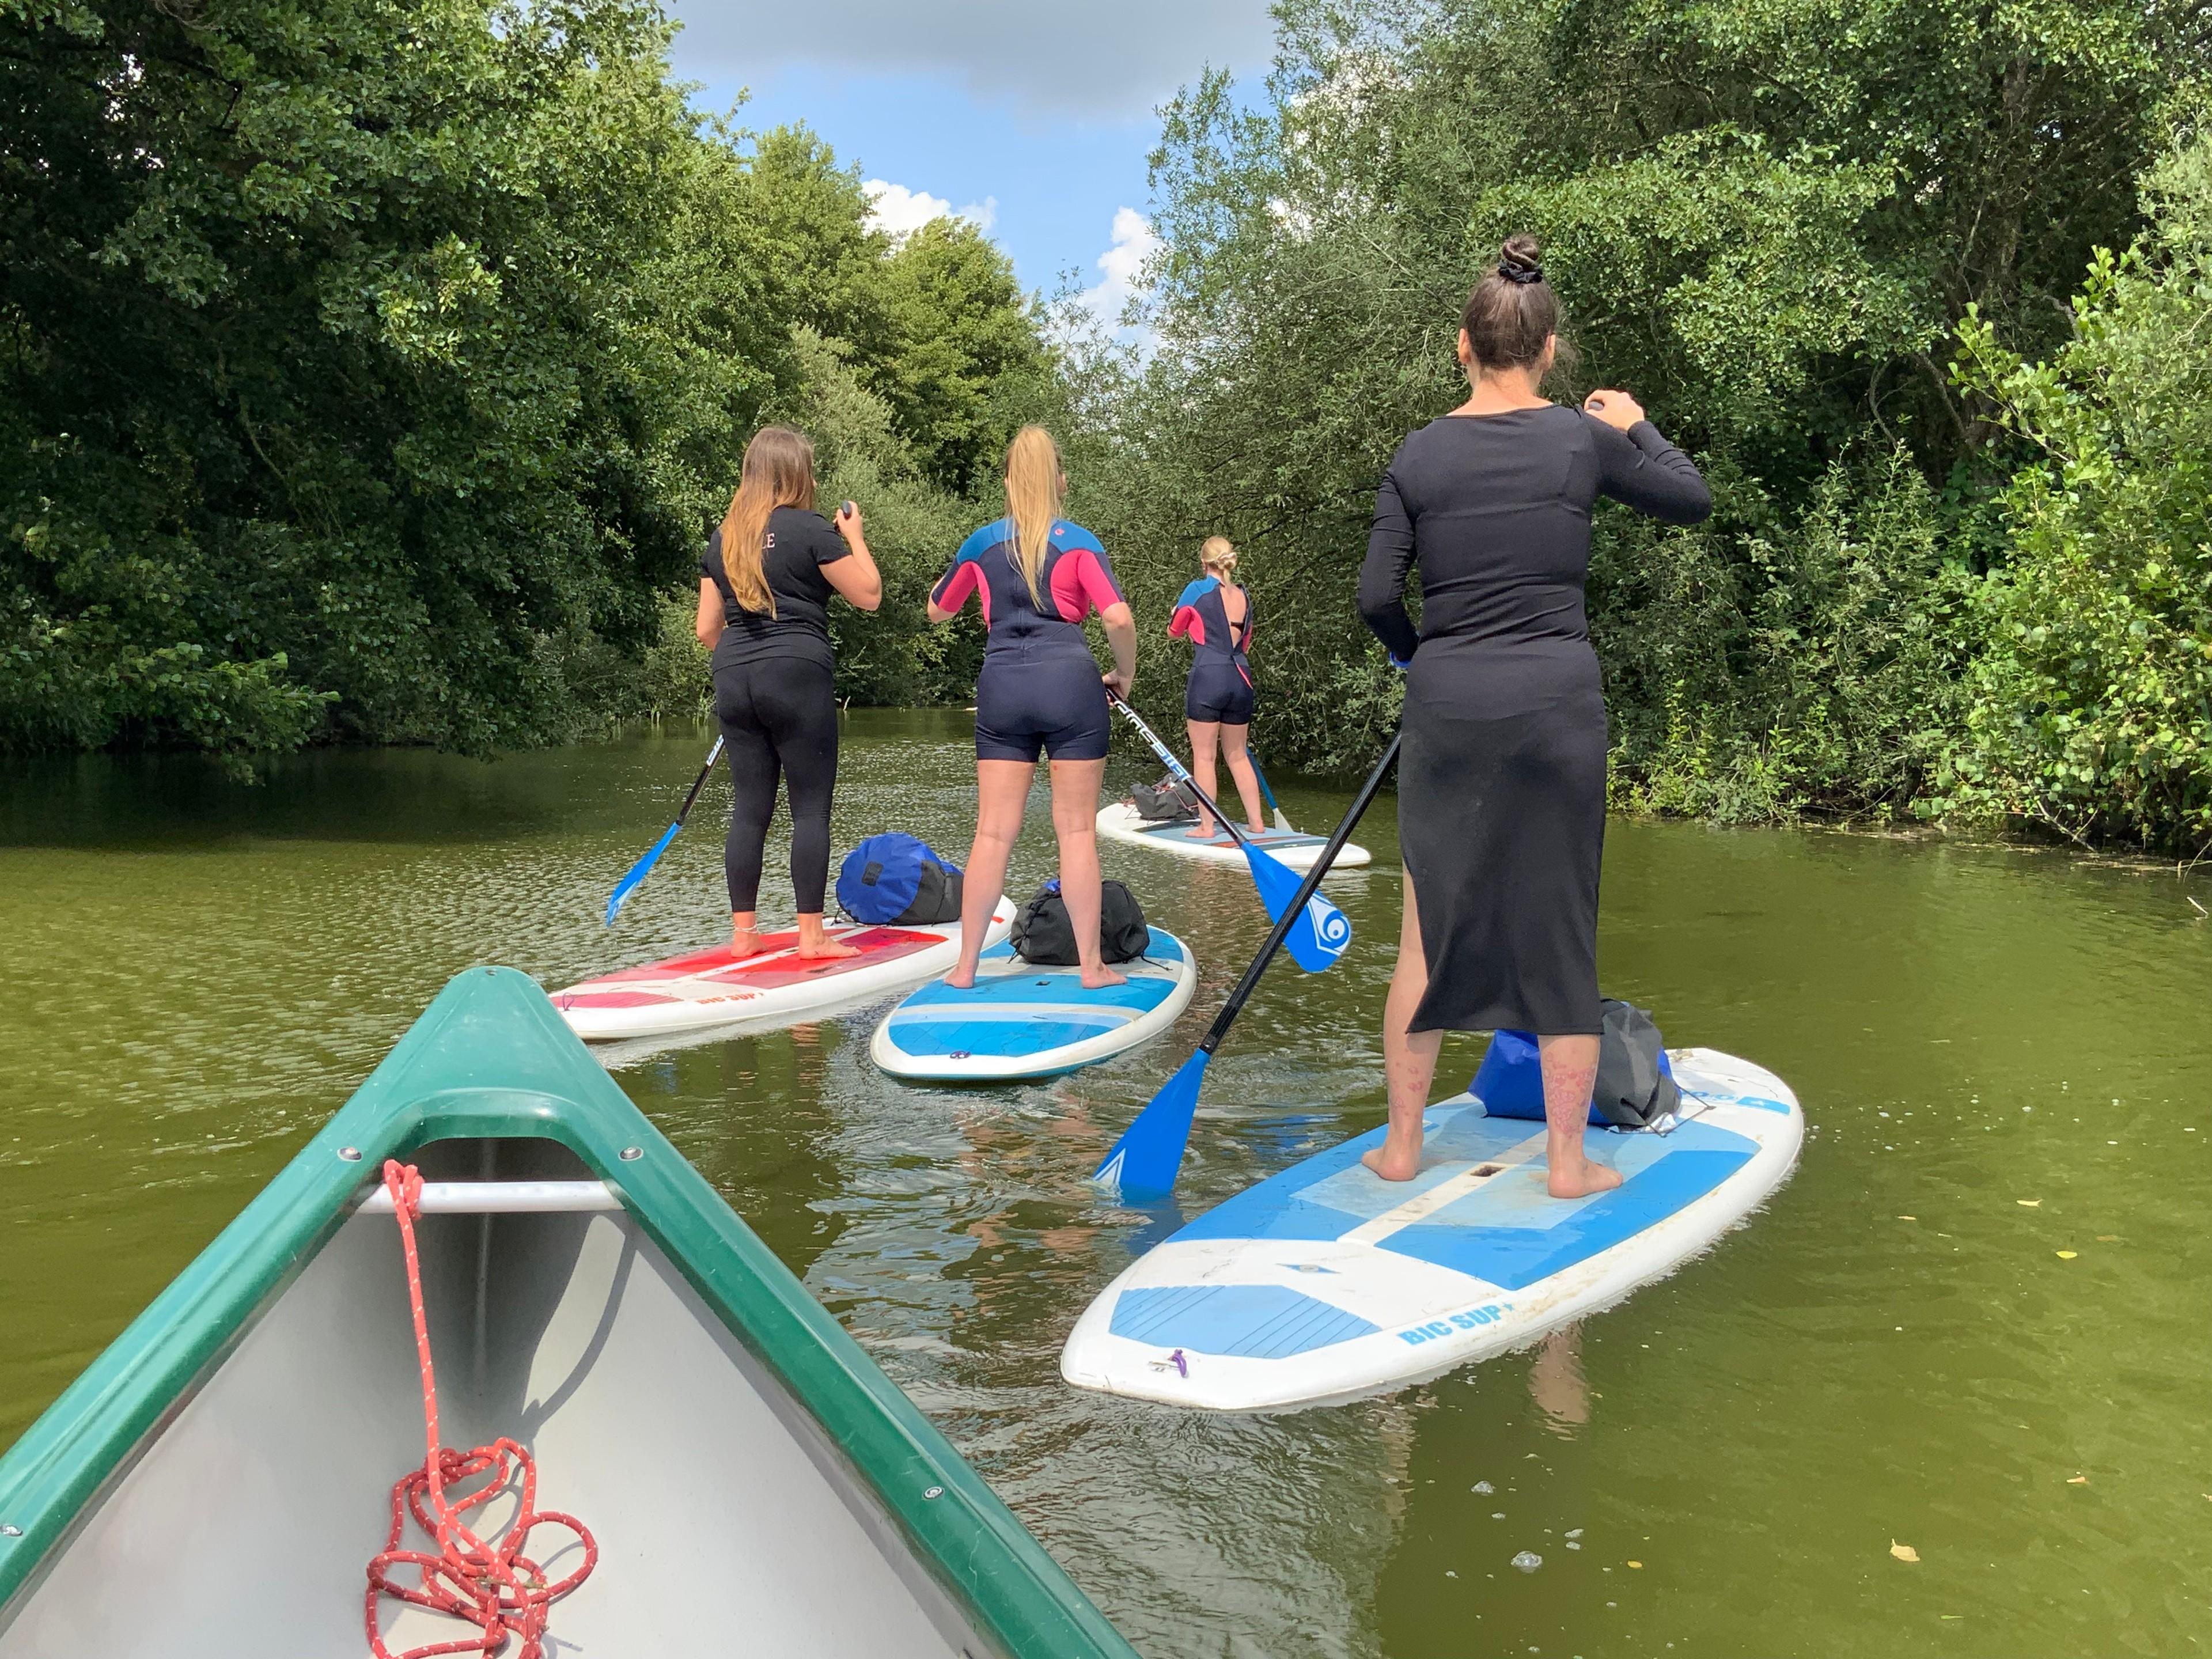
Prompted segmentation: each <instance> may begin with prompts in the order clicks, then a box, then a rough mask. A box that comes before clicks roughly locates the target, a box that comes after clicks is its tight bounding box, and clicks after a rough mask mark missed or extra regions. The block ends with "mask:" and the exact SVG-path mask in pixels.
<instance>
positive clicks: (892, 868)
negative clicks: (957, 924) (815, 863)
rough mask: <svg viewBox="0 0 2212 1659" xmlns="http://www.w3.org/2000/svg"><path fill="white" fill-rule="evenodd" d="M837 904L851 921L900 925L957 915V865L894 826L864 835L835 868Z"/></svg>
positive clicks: (951, 918) (916, 924) (952, 918)
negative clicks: (875, 834) (883, 833)
mask: <svg viewBox="0 0 2212 1659" xmlns="http://www.w3.org/2000/svg"><path fill="white" fill-rule="evenodd" d="M837 908H839V909H841V910H842V911H843V912H844V913H845V914H846V915H848V916H850V917H852V919H853V920H854V921H866V922H872V923H876V924H878V925H882V924H885V923H888V924H890V925H893V926H896V927H922V926H927V925H928V924H931V923H934V922H944V921H959V920H960V866H958V865H957V864H948V863H946V862H945V860H943V859H941V858H939V857H938V855H937V854H935V853H934V852H933V851H932V850H931V849H930V847H929V843H928V842H924V841H921V840H918V839H917V838H915V836H908V835H901V834H900V833H898V832H897V831H896V830H894V831H892V832H891V833H890V834H889V835H883V836H869V837H868V838H867V839H866V841H864V842H861V843H860V845H859V846H858V847H855V848H854V849H853V850H852V851H851V852H849V853H848V854H845V862H844V863H843V864H842V865H841V866H839V867H838V870H837Z"/></svg>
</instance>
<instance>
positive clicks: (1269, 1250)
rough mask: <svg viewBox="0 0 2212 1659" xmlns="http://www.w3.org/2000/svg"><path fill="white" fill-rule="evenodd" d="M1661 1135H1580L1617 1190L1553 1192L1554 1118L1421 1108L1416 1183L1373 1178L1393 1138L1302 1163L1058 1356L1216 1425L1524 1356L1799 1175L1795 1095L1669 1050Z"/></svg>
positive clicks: (1204, 1219)
mask: <svg viewBox="0 0 2212 1659" xmlns="http://www.w3.org/2000/svg"><path fill="white" fill-rule="evenodd" d="M1671 1058H1672V1060H1673V1063H1674V1075H1675V1079H1676V1080H1677V1082H1679V1083H1680V1085H1681V1088H1682V1093H1683V1100H1682V1116H1681V1120H1680V1126H1679V1127H1676V1128H1675V1129H1674V1131H1673V1132H1672V1133H1667V1134H1659V1133H1651V1132H1650V1131H1642V1130H1636V1131H1631V1130H1608V1129H1597V1128H1593V1129H1591V1130H1590V1131H1589V1141H1588V1146H1589V1152H1590V1156H1591V1157H1593V1158H1596V1159H1597V1160H1598V1161H1599V1162H1601V1163H1603V1164H1609V1165H1611V1166H1612V1167H1613V1168H1614V1169H1616V1170H1620V1173H1621V1175H1622V1176H1623V1177H1624V1178H1623V1180H1622V1182H1621V1184H1620V1186H1619V1187H1618V1188H1613V1190H1612V1191H1610V1192H1606V1193H1600V1194H1594V1195H1592V1196H1590V1197H1588V1198H1579V1199H1556V1198H1553V1197H1552V1196H1551V1195H1550V1194H1549V1192H1548V1191H1547V1188H1546V1182H1547V1169H1546V1165H1545V1161H1544V1133H1543V1125H1542V1124H1541V1123H1537V1122H1531V1121H1528V1120H1526V1119H1522V1118H1493V1117H1491V1116H1489V1115H1486V1113H1485V1112H1484V1110H1483V1109H1482V1103H1481V1102H1480V1101H1479V1100H1477V1099H1476V1098H1475V1097H1474V1096H1473V1095H1471V1094H1468V1095H1460V1096H1457V1097H1454V1098H1453V1099H1450V1100H1446V1101H1442V1102H1439V1103H1437V1104H1436V1105H1434V1106H1431V1108H1429V1110H1428V1115H1427V1118H1426V1120H1425V1122H1426V1126H1427V1127H1426V1144H1425V1146H1424V1148H1423V1152H1422V1161H1421V1169H1420V1171H1419V1174H1418V1175H1416V1176H1414V1177H1413V1180H1411V1181H1406V1182H1386V1181H1384V1180H1383V1179H1382V1178H1381V1177H1380V1176H1376V1174H1375V1173H1374V1172H1373V1171H1372V1170H1369V1169H1368V1168H1367V1167H1366V1166H1365V1165H1364V1164H1362V1163H1361V1162H1360V1154H1361V1153H1363V1152H1366V1151H1367V1150H1368V1149H1369V1148H1370V1147H1373V1146H1380V1145H1381V1144H1382V1141H1383V1131H1382V1130H1381V1129H1379V1128H1378V1129H1375V1130H1372V1131H1370V1133H1366V1134H1363V1135H1358V1136H1355V1137H1353V1138H1352V1139H1350V1140H1347V1141H1345V1142H1344V1143H1342V1144H1341V1145H1340V1146H1334V1147H1332V1148H1330V1149H1329V1150H1328V1151H1327V1152H1319V1153H1316V1155H1315V1156H1313V1157H1312V1158H1307V1159H1305V1160H1304V1161H1303V1162H1301V1163H1298V1164H1293V1165H1291V1167H1290V1168H1289V1169H1287V1170H1283V1171H1281V1172H1280V1173H1279V1174H1278V1175H1275V1176H1270V1177H1269V1178H1268V1179H1267V1180H1266V1181H1263V1182H1261V1183H1260V1184H1259V1185H1257V1186H1256V1187H1254V1188H1250V1189H1249V1190H1248V1191H1246V1192H1243V1193H1240V1194H1237V1196H1236V1197H1235V1198H1232V1199H1231V1200H1229V1201H1228V1202H1227V1203H1225V1204H1223V1205H1221V1206H1219V1207H1218V1208H1216V1209H1213V1210H1211V1211H1208V1212H1206V1214H1205V1215H1202V1216H1200V1217H1199V1218H1198V1219H1197V1220H1195V1221H1194V1222H1192V1223H1191V1224H1190V1225H1188V1226H1186V1227H1184V1228H1183V1229H1182V1231H1180V1232H1178V1233H1176V1235H1175V1236H1174V1237H1171V1238H1170V1239H1169V1240H1168V1241H1167V1242H1166V1243H1163V1244H1161V1245H1159V1246H1158V1248H1156V1249H1153V1250H1152V1251H1151V1252H1150V1253H1149V1254H1147V1255H1144V1256H1141V1257H1139V1259H1138V1260H1137V1261H1134V1262H1133V1263H1131V1264H1130V1266H1129V1267H1127V1268H1126V1269H1124V1270H1123V1271H1122V1273H1121V1275H1120V1277H1118V1278H1117V1279H1115V1280H1114V1282H1113V1283H1112V1284H1110V1285H1108V1286H1107V1287H1106V1289H1105V1290H1104V1291H1101V1292H1100V1293H1099V1296H1098V1297H1097V1300H1096V1301H1094V1302H1093V1303H1092V1304H1091V1306H1090V1307H1089V1308H1088V1309H1087V1310H1085V1312H1084V1315H1083V1316H1082V1318H1081V1319H1080V1320H1079V1321H1078V1322H1077V1323H1076V1327H1075V1329H1074V1331H1073V1333H1072V1334H1070V1335H1069V1337H1068V1340H1067V1346H1066V1348H1065V1349H1064V1350H1063V1351H1062V1352H1061V1354H1060V1375H1061V1376H1063V1377H1064V1378H1066V1380H1067V1381H1068V1382H1069V1383H1073V1384H1074V1385H1075V1386H1076V1387H1078V1388H1085V1389H1099V1390H1102V1391H1103V1392H1105V1393H1108V1394H1118V1395H1128V1396H1130V1397H1132V1398H1134V1399H1140V1400H1157V1401H1165V1402H1167V1403H1170V1404H1173V1405H1181V1406H1191V1407H1202V1408H1206V1409H1210V1410H1215V1411H1281V1410H1289V1409H1296V1408H1298V1407H1307V1406H1320V1405H1328V1404H1331V1403H1334V1402H1336V1401H1346V1400H1354V1399H1358V1398H1362V1397H1364V1396H1366V1395H1374V1394H1379V1393H1382V1392H1384V1391H1386V1390H1389V1389H1395V1388H1400V1387H1402V1386H1404V1385H1405V1384H1407V1383H1415V1382H1419V1381H1421V1380H1423V1379H1425V1378H1427V1377H1431V1376H1438V1375H1440V1374H1441V1373H1443V1372H1444V1371H1447V1370H1452V1369H1453V1368H1455V1367H1456V1366H1459V1365H1463V1364H1468V1363H1469V1362H1470V1361H1474V1360H1479V1359H1485V1358H1489V1357H1491V1356H1492V1355H1493V1354H1498V1353H1502V1352H1506V1351H1507V1350H1509V1349H1512V1348H1517V1347H1522V1346H1526V1345H1527V1344H1528V1343H1530V1342H1533V1341H1534V1340H1536V1339H1537V1338H1539V1337H1541V1336H1542V1335H1543V1334H1545V1333H1546V1332H1547V1331H1551V1330H1553V1329H1556V1328H1559V1326H1561V1325H1565V1324H1566V1323H1568V1322H1571V1321H1573V1320H1576V1319H1579V1318H1581V1317H1583V1316H1584V1315H1587V1314H1590V1313H1594V1312H1595V1311H1597V1310H1600V1309H1601V1308H1604V1307H1607V1306H1609V1305H1610V1304H1613V1303H1615V1302H1618V1301H1619V1300H1620V1299H1621V1298H1622V1297H1625V1296H1626V1295H1627V1294H1628V1293H1629V1292H1630V1291H1632V1290H1634V1289H1635V1288H1636V1287H1637V1286H1638V1285H1643V1284H1646V1283H1648V1282H1649V1281H1650V1280H1652V1279H1658V1278H1661V1277H1662V1276H1664V1275H1665V1274H1667V1273H1671V1272H1673V1271H1674V1269H1675V1268H1676V1267H1680V1265H1681V1264H1682V1263H1683V1262H1684V1261H1686V1260H1688V1259H1689V1258H1690V1257H1692V1256H1693V1255H1697V1254H1698V1253H1699V1252H1700V1251H1702V1250H1705V1249H1709V1248H1710V1247H1711V1245H1712V1244H1713V1243H1715V1242H1716V1241H1717V1239H1719V1238H1720V1237H1721V1236H1722V1235H1723V1233H1725V1232H1727V1231H1729V1229H1730V1228H1732V1227H1734V1226H1735V1225H1738V1224H1739V1223H1741V1221H1742V1220H1743V1219H1744V1218H1745V1217H1746V1216H1747V1215H1749V1214H1750V1213H1751V1212H1752V1211H1753V1210H1754V1209H1756V1208H1757V1207H1758V1206H1759V1205H1760V1204H1761V1203H1762V1202H1764V1201H1765V1199H1766V1198H1767V1197H1768V1196H1770V1195H1771V1194H1772V1193H1773V1192H1774V1190H1775V1188H1778V1187H1779V1186H1780V1185H1781V1184H1782V1182H1784V1180H1785V1179H1787V1178H1788V1176H1789V1175H1790V1170H1792V1169H1793V1168H1794V1167H1795V1166H1796V1161H1797V1152H1798V1148H1799V1146H1801V1145H1802V1142H1803V1139H1804V1134H1805V1119H1804V1114H1803V1112H1802V1110H1801V1109H1799V1107H1798V1104H1797V1099H1796V1096H1795V1095H1793V1094H1792V1093H1790V1089H1789V1086H1788V1085H1785V1084H1784V1082H1783V1081H1782V1080H1781V1079H1779V1078H1778V1077H1776V1076H1775V1075H1774V1074H1773V1073H1771V1072H1767V1071H1765V1070H1762V1069H1761V1068H1760V1067H1759V1066H1753V1065H1752V1064H1750V1063H1749V1062H1748V1061H1746V1060H1737V1059H1735V1057H1733V1056H1731V1055H1728V1054H1719V1053H1717V1052H1715V1051H1713V1050H1711V1049H1704V1048H1685V1049H1678V1050H1675V1051H1674V1052H1673V1054H1672V1056H1671Z"/></svg>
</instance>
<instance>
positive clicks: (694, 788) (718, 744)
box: [676, 738, 722, 823]
mask: <svg viewBox="0 0 2212 1659" xmlns="http://www.w3.org/2000/svg"><path fill="white" fill-rule="evenodd" d="M721 757H722V740H721V739H720V738H715V739H714V747H713V748H712V749H709V750H708V751H707V763H706V764H705V765H704V766H702V767H701V768H700V769H699V775H698V776H697V777H696V778H694V779H692V780H691V793H690V794H688V795H686V796H684V805H683V809H682V810H681V811H678V813H677V814H676V821H677V823H683V822H684V819H686V818H688V817H690V816H691V803H692V802H694V801H696V800H697V799H699V792H700V791H701V790H702V789H704V788H705V787H707V780H708V778H710V777H712V776H714V763H715V762H716V761H718V760H720V758H721Z"/></svg>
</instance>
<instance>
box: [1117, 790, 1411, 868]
mask: <svg viewBox="0 0 2212 1659" xmlns="http://www.w3.org/2000/svg"><path fill="white" fill-rule="evenodd" d="M1197 827H1198V825H1197V823H1196V821H1195V820H1194V819H1191V818H1178V819H1175V820H1173V821H1171V822H1169V823H1155V822H1153V821H1152V819H1149V818H1146V817H1142V816H1141V815H1139V812H1138V811H1137V809H1136V808H1135V807H1133V806H1132V805H1129V803H1128V802H1127V801H1125V800H1121V801H1115V803H1114V804H1113V805H1110V806H1105V807H1102V808H1100V809H1099V812H1098V833H1099V834H1100V835H1101V836H1103V837H1105V839H1107V840H1108V841H1118V842H1121V844H1122V845H1123V846H1125V847H1151V848H1157V849H1158V850H1159V851H1161V852H1164V853H1173V854H1176V855H1177V856H1178V857H1181V858H1187V859H1197V860H1200V862H1201V863H1206V864H1233V865H1235V866H1237V868H1238V869H1240V870H1241V869H1243V867H1244V854H1243V849H1242V848H1239V847H1238V846H1237V843H1236V842H1234V841H1233V840H1231V838H1230V837H1229V836H1215V837H1213V838H1212V840H1210V841H1208V840H1204V839H1200V840H1194V839H1192V837H1191V833H1190V832H1191V831H1192V830H1193V829H1196V828H1197ZM1248 833H1249V832H1248ZM1251 842H1252V844H1253V845H1254V846H1255V847H1257V848H1260V849H1261V851H1262V852H1264V853H1266V854H1268V855H1269V856H1270V857H1272V858H1273V859H1274V860H1276V861H1277V862H1278V863H1280V864H1281V865H1283V866H1285V867H1286V868H1288V869H1291V870H1310V869H1312V868H1313V863H1314V860H1316V859H1317V858H1319V857H1320V856H1321V849H1322V848H1324V847H1326V846H1328V836H1309V835H1306V834H1304V832H1303V831H1301V830H1297V829H1268V830H1266V831H1263V832H1262V833H1261V834H1260V835H1256V836H1251ZM1371 861H1372V860H1371V859H1370V856H1369V854H1368V851H1367V849H1366V848H1364V847H1362V846H1359V845H1358V843H1357V842H1345V843H1344V847H1343V849H1342V850H1341V851H1340V852H1339V853H1338V854H1337V855H1336V862H1335V863H1334V864H1332V865H1330V866H1328V867H1329V872H1330V873H1331V874H1332V875H1333V874H1334V873H1335V872H1337V871H1339V870H1357V869H1358V868H1360V867H1361V866H1364V865H1366V864H1368V863H1370V862H1371Z"/></svg>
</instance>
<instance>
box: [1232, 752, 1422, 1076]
mask: <svg viewBox="0 0 2212 1659" xmlns="http://www.w3.org/2000/svg"><path fill="white" fill-rule="evenodd" d="M1403 736H1404V733H1403V732H1392V733H1391V734H1390V746H1389V748H1388V749H1385V750H1383V758H1382V759H1380V760H1378V761H1376V763H1375V769H1374V770H1373V771H1372V772H1370V773H1369V774H1368V775H1367V781H1366V782H1364V783H1363V784H1361V785H1360V786H1359V793H1358V794H1357V795H1354V796H1353V797H1352V810H1351V811H1348V812H1346V814H1345V815H1344V821H1343V822H1342V823H1340V824H1338V825H1337V826H1336V829H1334V831H1333V832H1332V833H1331V834H1330V836H1329V838H1328V843H1327V844H1326V845H1324V846H1323V847H1322V849H1321V853H1320V855H1319V856H1318V857H1316V859H1315V860H1314V861H1313V866H1312V868H1310V869H1309V870H1308V871H1307V872H1306V878H1305V879H1304V881H1302V882H1300V883H1299V884H1298V890H1297V896H1296V897H1294V898H1292V899H1291V902H1289V903H1288V904H1287V905H1285V906H1284V907H1283V914H1282V915H1280V916H1279V917H1278V918H1276V921H1275V926H1274V927H1273V930H1272V931H1271V932H1270V933H1268V935H1267V943H1266V944H1265V945H1261V947H1260V954H1259V955H1257V956H1256V957H1253V958H1252V965H1251V966H1250V967H1249V968H1247V969H1245V970H1244V977H1243V978H1242V979H1240V980H1238V981H1237V988H1236V989H1235V990H1233V991H1231V993H1230V994H1229V1000H1228V1001H1226V1002H1225V1003H1223V1004H1222V1005H1221V1012H1219V1013H1218V1014H1216V1015H1215V1016H1214V1017H1213V1024H1211V1025H1209V1026H1208V1027H1206V1036H1205V1037H1204V1039H1203V1040H1202V1041H1201V1042H1200V1043H1199V1045H1198V1049H1199V1052H1200V1054H1208V1055H1210V1054H1212V1053H1213V1051H1214V1050H1215V1049H1216V1048H1219V1047H1220V1046H1221V1039H1222V1038H1224V1037H1225V1036H1228V1035H1229V1028H1230V1027H1231V1025H1232V1024H1236V1021H1237V1015H1238V1014H1239V1013H1241V1012H1243V1007H1244V1004H1245V1001H1246V1000H1247V999H1248V998H1249V997H1250V996H1251V994H1252V993H1253V991H1254V989H1255V987H1257V986H1258V985H1259V983H1260V976H1261V975H1262V974H1264V973H1266V972H1267V963H1269V962H1270V961H1272V960H1273V957H1274V954H1275V952H1276V951H1279V950H1281V949H1282V948H1283V941H1284V940H1285V939H1288V938H1289V937H1290V935H1291V927H1292V925H1293V924H1295V923H1296V922H1297V919H1298V918H1299V917H1300V916H1302V915H1304V914H1305V908H1306V906H1307V904H1308V903H1309V902H1311V900H1312V898H1313V896H1314V895H1315V894H1316V893H1317V892H1319V891H1320V890H1321V878H1322V877H1323V876H1325V875H1327V874H1328V869H1329V866H1331V865H1333V864H1334V863H1335V862H1336V855H1337V854H1339V853H1341V852H1342V851H1343V850H1344V843H1345V842H1347V841H1350V840H1351V839H1352V831H1353V830H1354V829H1357V828H1358V826H1359V820H1360V819H1361V818H1362V817H1365V816H1366V813H1367V808H1368V806H1369V805H1370V804H1371V803H1372V802H1373V801H1374V799H1375V797H1376V794H1377V793H1379V792H1380V791H1381V789H1382V787H1383V778H1384V777H1385V776H1386V775H1388V774H1389V770H1390V768H1391V766H1392V765H1393V764H1394V763H1395V762H1396V760H1397V758H1398V744H1399V743H1400V741H1401V738H1403ZM1215 816H1216V817H1218V816H1219V814H1218V813H1217V814H1216V815H1215Z"/></svg>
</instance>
